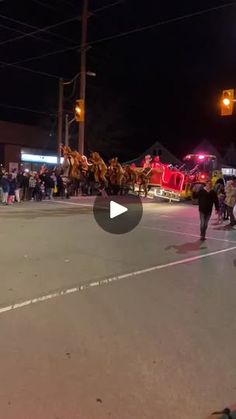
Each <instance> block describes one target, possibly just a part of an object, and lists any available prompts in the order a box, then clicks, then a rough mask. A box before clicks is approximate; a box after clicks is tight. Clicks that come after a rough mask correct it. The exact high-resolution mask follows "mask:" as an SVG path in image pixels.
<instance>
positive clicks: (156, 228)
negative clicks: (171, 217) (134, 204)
mask: <svg viewBox="0 0 236 419" xmlns="http://www.w3.org/2000/svg"><path fill="white" fill-rule="evenodd" d="M140 227H141V228H146V229H148V230H157V231H161V232H163V233H170V234H177V235H180V236H190V237H196V238H198V239H199V238H200V236H199V235H197V234H192V233H184V232H183V231H177V230H166V229H164V228H159V227H151V226H147V225H141V226H140ZM207 239H209V240H216V241H219V242H226V243H235V244H236V240H228V239H219V238H218V237H211V236H207Z"/></svg>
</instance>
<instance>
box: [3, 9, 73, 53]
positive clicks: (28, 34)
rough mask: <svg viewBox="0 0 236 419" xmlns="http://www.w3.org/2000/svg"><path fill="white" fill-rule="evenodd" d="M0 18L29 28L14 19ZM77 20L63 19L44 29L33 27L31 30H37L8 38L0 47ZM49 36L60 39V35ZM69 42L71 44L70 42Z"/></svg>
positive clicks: (51, 33)
mask: <svg viewBox="0 0 236 419" xmlns="http://www.w3.org/2000/svg"><path fill="white" fill-rule="evenodd" d="M0 17H1V18H2V19H7V20H12V21H15V23H18V24H21V25H25V26H29V25H28V24H25V23H23V22H20V21H17V20H16V19H12V18H8V17H7V16H4V15H0ZM78 18H79V16H74V17H71V18H69V19H65V20H63V21H60V22H58V23H54V24H53V25H49V26H45V27H44V28H38V27H37V26H33V28H37V29H35V30H34V31H32V32H29V33H27V34H25V35H21V36H16V37H15V38H10V39H7V40H5V41H2V42H0V46H1V45H5V44H9V43H11V42H15V41H19V40H21V39H24V38H27V37H28V36H31V35H37V34H38V33H43V32H44V33H47V32H48V31H49V30H50V29H53V28H57V27H58V26H62V25H66V24H67V23H70V22H73V21H74V20H76V19H78ZM30 26H31V25H30ZM49 34H50V35H53V36H59V37H61V36H60V35H57V34H55V33H53V32H49ZM70 42H71V40H70ZM72 42H74V41H72Z"/></svg>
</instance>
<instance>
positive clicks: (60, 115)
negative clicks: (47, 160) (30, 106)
mask: <svg viewBox="0 0 236 419" xmlns="http://www.w3.org/2000/svg"><path fill="white" fill-rule="evenodd" d="M62 131H63V79H59V98H58V127H57V164H60V162H61V144H62Z"/></svg>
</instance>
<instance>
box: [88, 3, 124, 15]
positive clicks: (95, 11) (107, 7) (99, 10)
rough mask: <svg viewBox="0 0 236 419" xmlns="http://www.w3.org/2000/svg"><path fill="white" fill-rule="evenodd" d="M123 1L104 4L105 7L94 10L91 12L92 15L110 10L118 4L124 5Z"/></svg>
mask: <svg viewBox="0 0 236 419" xmlns="http://www.w3.org/2000/svg"><path fill="white" fill-rule="evenodd" d="M124 1H125V0H117V1H115V2H114V3H110V4H106V5H105V6H102V7H99V8H98V9H96V10H93V11H92V14H95V13H97V12H102V11H103V10H106V9H110V8H111V7H114V6H117V5H118V4H120V3H124Z"/></svg>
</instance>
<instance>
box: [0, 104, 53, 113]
mask: <svg viewBox="0 0 236 419" xmlns="http://www.w3.org/2000/svg"><path fill="white" fill-rule="evenodd" d="M0 107H2V108H6V109H16V110H18V111H23V112H31V113H36V114H38V115H47V116H57V115H56V113H49V112H45V111H40V110H37V109H32V108H24V107H22V106H17V105H7V104H6V103H0Z"/></svg>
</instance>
